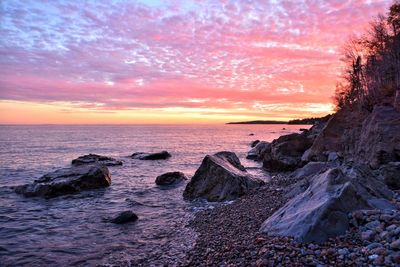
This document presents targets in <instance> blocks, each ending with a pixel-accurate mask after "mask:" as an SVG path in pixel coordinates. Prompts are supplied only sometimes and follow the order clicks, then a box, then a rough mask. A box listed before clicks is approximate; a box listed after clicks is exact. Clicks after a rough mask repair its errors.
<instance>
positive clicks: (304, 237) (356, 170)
mask: <svg viewBox="0 0 400 267" xmlns="http://www.w3.org/2000/svg"><path fill="white" fill-rule="evenodd" d="M391 197H392V192H391V191H390V190H388V188H387V187H386V186H385V185H384V184H383V183H382V182H381V181H380V179H379V178H377V177H376V176H374V175H373V174H372V172H371V170H370V169H369V168H367V167H365V166H357V167H351V166H349V167H347V166H344V167H341V168H331V169H328V170H327V171H325V172H323V173H318V174H316V175H315V176H313V177H311V179H310V180H309V186H308V188H306V189H305V191H303V192H299V193H298V194H297V195H295V196H294V197H293V198H292V199H291V200H290V201H288V202H287V203H286V204H285V205H284V206H283V207H282V208H280V209H279V210H278V211H276V212H275V213H274V214H273V215H272V216H271V217H269V218H268V219H267V220H266V221H265V222H264V223H263V224H262V226H261V231H262V232H265V233H267V234H269V235H278V236H290V237H294V238H295V239H296V240H298V241H301V242H316V243H322V242H325V241H326V240H327V239H328V238H330V237H335V236H338V235H342V234H344V233H345V232H346V230H347V229H348V228H349V220H348V214H349V213H350V212H353V211H356V210H360V209H375V208H379V207H378V206H382V203H385V205H387V207H390V202H389V201H388V200H387V199H391Z"/></svg>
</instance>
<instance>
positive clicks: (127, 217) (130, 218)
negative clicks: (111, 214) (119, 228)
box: [111, 210, 139, 224]
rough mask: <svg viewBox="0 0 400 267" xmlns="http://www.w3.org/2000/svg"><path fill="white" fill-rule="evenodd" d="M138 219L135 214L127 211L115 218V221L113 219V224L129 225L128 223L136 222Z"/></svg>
mask: <svg viewBox="0 0 400 267" xmlns="http://www.w3.org/2000/svg"><path fill="white" fill-rule="evenodd" d="M137 219H139V218H138V216H137V215H136V214H135V213H133V212H132V211H130V210H127V211H123V212H121V213H120V214H118V216H117V217H115V218H114V219H112V220H111V222H112V223H115V224H123V223H128V222H134V221H136V220H137Z"/></svg>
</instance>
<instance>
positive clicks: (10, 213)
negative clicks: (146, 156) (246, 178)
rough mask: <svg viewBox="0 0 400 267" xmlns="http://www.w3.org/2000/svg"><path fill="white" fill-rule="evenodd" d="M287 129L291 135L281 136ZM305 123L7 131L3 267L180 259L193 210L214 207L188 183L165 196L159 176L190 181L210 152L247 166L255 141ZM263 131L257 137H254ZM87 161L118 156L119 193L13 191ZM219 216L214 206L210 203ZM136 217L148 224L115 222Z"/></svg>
mask: <svg viewBox="0 0 400 267" xmlns="http://www.w3.org/2000/svg"><path fill="white" fill-rule="evenodd" d="M283 127H285V128H286V130H283V129H282V128H283ZM299 128H301V126H298V125H218V126H215V125H213V126H126V125H119V126H105V125H103V126H78V125H72V126H71V125H64V126H0V153H1V158H0V265H2V266H9V265H12V266H15V265H18V266H21V265H26V266H43V265H46V266H49V265H50V266H54V265H56V264H57V265H60V266H68V265H69V266H87V265H129V264H131V265H137V264H139V263H143V264H144V265H149V264H150V265H159V264H161V263H162V262H166V261H169V262H171V261H174V262H179V260H180V259H181V258H182V257H183V256H184V253H185V251H186V250H187V249H190V247H191V246H193V244H194V239H195V235H194V233H193V231H192V230H191V229H189V228H188V227H186V225H187V223H188V220H190V218H191V216H193V214H194V212H196V211H197V210H199V209H202V208H210V204H207V203H203V202H195V203H188V202H185V201H183V199H182V192H183V190H184V187H185V185H184V184H183V185H182V186H180V187H177V188H173V189H168V190H163V189H162V188H159V187H157V186H156V185H155V184H154V180H155V178H156V176H158V175H160V174H162V173H165V172H168V171H182V172H184V173H185V174H187V175H188V176H189V177H191V176H192V175H193V174H194V172H195V170H196V169H197V168H198V166H199V165H200V163H201V160H202V159H203V157H204V156H205V155H206V154H210V153H215V152H218V151H222V150H229V151H233V152H235V153H237V155H238V156H239V158H240V160H241V161H242V164H243V165H245V167H248V168H249V171H250V172H252V173H254V174H255V175H258V176H260V177H263V178H264V179H267V177H268V175H267V174H266V173H264V172H263V171H262V170H261V169H259V168H258V167H259V165H258V164H257V163H254V162H251V161H247V160H245V155H246V152H247V151H248V150H249V142H250V141H253V140H255V139H260V140H266V141H271V140H273V139H274V138H276V137H278V136H280V135H282V134H285V133H289V132H296V131H297V130H298V129H299ZM249 133H254V134H255V135H254V136H249ZM160 150H168V151H169V152H170V153H171V154H172V155H173V156H172V158H170V159H169V160H165V161H140V160H134V159H130V158H129V157H127V156H129V155H130V154H132V153H133V152H138V151H143V152H155V151H160ZM88 153H96V154H101V155H106V156H112V157H115V158H118V159H121V160H123V162H124V165H123V166H120V167H110V168H109V169H110V171H111V174H112V185H111V186H110V187H108V188H106V189H99V190H92V191H86V192H82V193H79V194H75V195H70V196H62V197H57V198H53V199H41V198H24V197H22V196H20V195H17V194H15V193H14V192H13V191H12V190H11V189H10V187H11V186H15V185H21V184H25V183H30V182H32V181H33V180H34V179H36V178H38V177H40V176H41V175H44V174H46V173H47V172H50V171H52V170H55V169H57V168H60V167H66V166H68V165H69V164H70V162H71V160H72V159H74V158H76V157H78V156H81V155H84V154H88ZM211 208H212V205H211ZM124 210H133V211H134V212H135V213H137V214H138V216H139V220H138V221H137V222H135V223H130V224H125V225H114V224H111V223H109V222H108V221H107V219H108V218H110V217H112V216H114V215H116V214H118V213H119V212H120V211H124Z"/></svg>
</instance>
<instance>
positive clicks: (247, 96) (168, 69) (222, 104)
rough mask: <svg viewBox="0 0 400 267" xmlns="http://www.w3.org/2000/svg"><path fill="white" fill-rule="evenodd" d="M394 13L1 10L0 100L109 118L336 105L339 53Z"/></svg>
mask: <svg viewBox="0 0 400 267" xmlns="http://www.w3.org/2000/svg"><path fill="white" fill-rule="evenodd" d="M390 3H391V1H390V0H387V1H386V0H385V1H373V3H368V1H356V0H353V1H352V0H348V1H337V0H336V1H334V0H332V1H316V0H314V1H311V0H306V1H301V2H300V1H299V2H296V1H281V2H280V3H278V4H274V3H273V1H270V2H269V1H253V2H250V1H219V2H216V1H193V2H179V1H178V2H174V3H173V2H167V3H166V4H165V5H160V6H158V7H157V6H155V7H154V6H153V7H149V6H146V5H144V4H140V3H126V2H119V1H116V2H115V3H114V4H109V2H108V1H107V2H106V1H104V2H101V1H99V2H98V1H96V2H95V3H91V4H87V5H79V4H71V3H68V4H65V3H62V2H45V3H41V2H37V3H35V2H32V3H30V4H26V3H25V2H23V1H13V2H12V3H11V2H9V3H3V6H4V7H3V8H2V9H1V11H0V12H1V14H0V34H1V36H2V40H1V43H0V56H1V57H0V99H3V100H22V101H35V102H54V101H67V102H73V103H86V104H84V105H85V107H89V108H97V109H98V108H99V105H98V104H101V105H100V106H101V109H110V110H112V109H130V108H160V107H177V106H179V107H186V108H194V107H202V108H225V109H229V108H231V107H232V106H235V107H242V108H245V109H247V110H250V111H251V110H253V109H256V108H255V107H254V103H255V102H257V103H263V104H264V106H265V107H266V108H268V105H271V104H274V103H275V104H277V103H280V104H286V105H294V104H296V105H297V104H302V103H303V104H307V103H329V102H330V101H331V100H330V95H331V94H332V91H333V89H334V84H335V79H336V75H337V72H338V71H339V69H340V61H339V55H338V53H337V52H338V51H339V48H340V46H341V45H342V44H343V43H344V42H345V41H346V39H347V38H348V36H349V35H350V34H352V33H359V32H361V30H362V29H363V28H365V27H366V25H367V24H368V21H370V20H371V18H372V17H373V16H375V15H377V13H378V12H384V11H385V9H386V8H387V7H388V5H389V4H390ZM190 99H192V100H193V99H203V100H204V99H206V100H204V101H203V100H199V101H190ZM221 99H224V101H221ZM239 102H240V104H238V103H239ZM88 103H89V104H88ZM90 103H92V105H91V104H90ZM82 105H83V104H82ZM257 112H260V111H259V110H257ZM263 112H265V110H264V111H263Z"/></svg>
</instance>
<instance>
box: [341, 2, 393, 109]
mask: <svg viewBox="0 0 400 267" xmlns="http://www.w3.org/2000/svg"><path fill="white" fill-rule="evenodd" d="M343 61H344V62H345V69H344V73H343V75H342V77H341V81H339V82H338V83H337V86H336V91H335V96H334V101H335V104H336V107H337V109H338V110H339V109H342V108H344V107H347V108H351V109H355V108H357V109H361V110H368V111H371V110H372V108H373V106H374V105H376V104H381V103H387V104H393V105H396V102H399V101H400V1H396V2H395V3H394V4H393V5H392V6H391V7H390V9H389V12H388V14H387V15H379V16H378V17H377V19H376V20H375V21H373V22H372V23H371V25H370V28H369V29H368V31H367V33H366V34H365V35H364V36H363V37H361V38H353V39H351V40H350V41H349V42H348V43H347V44H346V46H345V47H344V59H343ZM398 104H400V103H397V105H398Z"/></svg>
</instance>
